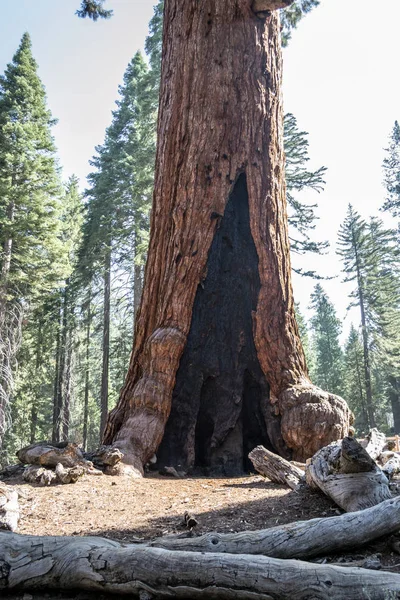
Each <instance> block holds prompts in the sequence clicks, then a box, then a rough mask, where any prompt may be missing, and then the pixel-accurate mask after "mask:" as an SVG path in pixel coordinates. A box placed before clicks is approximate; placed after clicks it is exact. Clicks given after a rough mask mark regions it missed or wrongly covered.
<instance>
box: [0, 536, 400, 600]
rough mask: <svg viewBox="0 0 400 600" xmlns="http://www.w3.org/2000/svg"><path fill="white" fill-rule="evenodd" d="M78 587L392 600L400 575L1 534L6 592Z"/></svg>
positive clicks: (265, 599) (0, 585)
mask: <svg viewBox="0 0 400 600" xmlns="http://www.w3.org/2000/svg"><path fill="white" fill-rule="evenodd" d="M40 588H42V589H43V588H44V589H46V590H47V591H48V590H49V589H58V590H66V589H76V590H93V591H99V592H114V593H117V594H126V595H131V596H133V597H139V598H148V599H151V598H214V599H215V598H218V599H221V600H225V599H226V600H228V599H229V600H233V599H235V600H250V599H251V600H254V599H255V598H257V599H258V600H277V599H279V600H284V599H290V600H293V599H295V598H313V600H318V599H321V600H322V599H324V600H328V599H329V600H339V599H340V600H344V599H346V600H347V599H348V598H352V600H365V598H369V600H385V599H387V598H399V597H400V575H397V574H393V573H386V572H382V571H370V570H366V569H352V568H343V567H336V566H335V567H333V566H329V565H317V564H309V563H306V562H302V561H297V560H285V561H283V560H280V559H276V558H269V557H265V556H248V555H243V554H241V555H232V554H216V553H198V552H194V553H193V552H170V551H168V550H163V549H161V548H149V547H146V546H142V545H130V546H122V545H121V544H119V543H118V542H115V541H111V540H106V539H101V538H96V537H92V538H90V537H86V538H85V537H75V538H68V537H36V536H20V535H18V534H14V533H1V532H0V590H6V591H9V590H32V589H40Z"/></svg>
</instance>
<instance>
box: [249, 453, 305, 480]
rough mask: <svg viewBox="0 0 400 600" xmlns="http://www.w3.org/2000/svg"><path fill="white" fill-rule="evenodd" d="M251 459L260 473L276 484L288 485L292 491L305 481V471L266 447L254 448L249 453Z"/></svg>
mask: <svg viewBox="0 0 400 600" xmlns="http://www.w3.org/2000/svg"><path fill="white" fill-rule="evenodd" d="M249 458H250V460H251V462H252V463H253V466H254V468H255V469H256V471H258V473H261V475H264V477H268V479H270V480H271V481H273V482H275V483H282V484H283V485H288V486H289V487H290V488H291V489H292V490H294V489H296V488H297V486H298V485H299V483H300V481H301V480H302V479H304V471H302V470H301V469H299V468H298V467H296V466H295V465H293V464H292V463H290V462H289V461H288V460H285V459H284V458H282V457H281V456H278V455H277V454H274V453H273V452H270V451H269V450H267V449H266V448H264V446H257V447H256V448H254V449H253V450H252V451H251V452H250V453H249Z"/></svg>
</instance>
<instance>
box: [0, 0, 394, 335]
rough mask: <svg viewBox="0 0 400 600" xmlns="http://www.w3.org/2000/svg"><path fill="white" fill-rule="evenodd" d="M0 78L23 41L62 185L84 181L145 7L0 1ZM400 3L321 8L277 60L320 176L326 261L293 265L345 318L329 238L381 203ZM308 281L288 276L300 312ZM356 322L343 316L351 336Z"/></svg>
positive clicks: (361, 0) (123, 1)
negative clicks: (42, 93) (90, 11)
mask: <svg viewBox="0 0 400 600" xmlns="http://www.w3.org/2000/svg"><path fill="white" fill-rule="evenodd" d="M1 2H2V18H1V21H0V72H1V71H3V70H4V68H5V66H6V64H7V62H9V61H10V60H11V58H12V55H13V54H14V52H15V50H16V48H17V47H18V44H19V41H20V38H21V36H22V34H23V33H24V31H28V32H29V33H30V34H31V37H32V42H33V52H34V56H35V58H36V60H37V62H38V63H39V68H40V70H39V73H40V76H41V78H42V80H43V82H44V84H45V86H46V89H47V95H48V102H49V106H50V108H51V110H52V112H53V115H54V116H55V117H56V118H58V119H59V123H58V125H57V126H56V128H55V130H54V134H55V138H56V143H57V147H58V149H59V156H60V164H61V165H62V167H63V173H64V177H65V178H66V177H67V176H69V175H71V174H72V173H75V174H76V175H78V177H79V178H80V179H81V180H82V181H83V182H84V179H85V177H86V175H87V173H88V172H89V169H90V167H89V165H88V160H89V159H90V158H91V156H92V155H93V153H94V147H95V146H96V145H97V144H101V143H102V141H103V138H104V131H105V128H106V127H107V126H108V125H109V123H110V118H111V110H112V109H113V105H114V102H115V99H116V98H117V88H118V85H119V84H120V83H121V81H122V76H123V73H124V71H125V68H126V66H127V64H128V62H129V60H130V59H131V58H132V56H133V55H134V53H135V52H136V50H138V49H140V48H143V45H144V39H145V36H146V34H147V26H148V21H149V19H150V18H151V16H152V14H153V0H108V4H109V6H110V8H113V9H114V17H113V18H112V19H111V20H110V21H98V22H97V23H93V22H91V21H89V20H87V19H85V20H81V19H78V18H77V17H76V16H75V15H74V12H75V10H76V9H77V8H78V6H79V4H80V0H1ZM399 23H400V0H381V2H380V3H379V10H377V3H376V1H374V2H373V1H372V0H321V4H320V6H319V7H318V8H317V9H315V10H314V11H313V12H312V13H311V14H310V15H308V16H307V17H306V18H305V19H304V20H303V21H302V22H301V23H300V25H299V28H298V30H297V31H295V32H294V33H293V36H292V40H291V42H290V44H289V47H288V48H287V49H286V50H285V51H284V99H285V111H286V112H292V113H293V114H294V115H295V116H296V117H297V120H298V123H299V127H300V128H301V129H303V130H305V131H308V132H309V141H310V155H311V159H312V161H311V162H312V166H314V167H319V166H321V165H324V166H326V167H328V172H327V177H326V181H327V185H326V188H325V191H324V192H323V193H322V194H320V195H317V196H314V195H313V196H310V200H311V201H314V200H315V199H317V200H318V201H319V204H320V208H319V211H318V212H319V215H320V222H319V225H318V229H317V231H316V234H315V235H316V237H318V238H320V239H328V240H330V242H331V250H330V252H329V254H328V255H325V256H322V257H317V258H311V259H301V263H299V262H298V264H301V266H302V267H303V268H305V269H312V268H314V269H316V270H317V271H318V272H320V273H321V274H329V275H331V276H334V275H337V276H338V277H337V278H336V279H334V280H331V281H327V282H322V284H323V286H324V287H325V288H326V290H327V292H328V294H329V295H330V297H331V299H332V300H333V301H334V302H335V304H336V306H337V309H338V314H339V316H340V317H341V318H343V317H344V316H345V314H346V306H347V304H348V300H347V297H346V295H347V293H348V288H347V287H346V286H345V285H343V284H342V283H341V276H340V263H339V262H338V260H337V258H336V256H335V252H334V250H335V238H336V234H337V230H338V228H339V225H340V223H341V222H342V221H343V219H344V216H345V213H346V209H347V205H348V204H349V203H352V204H353V206H354V207H355V208H356V210H358V211H359V212H360V213H361V214H362V215H363V216H365V217H368V216H370V215H377V214H378V211H379V207H380V206H381V205H382V203H383V200H384V189H383V187H382V183H381V182H382V168H381V165H382V160H383V157H384V151H383V149H384V148H385V147H387V142H388V136H389V133H390V131H391V128H392V127H393V123H394V121H395V120H396V119H399V120H400V84H399V77H398V72H399V71H398V57H399V55H400V38H399V35H398V27H399ZM314 285H315V282H313V281H310V280H305V279H304V278H301V279H300V278H296V277H295V280H294V289H295V297H296V299H297V300H300V302H301V305H302V308H303V312H306V313H307V310H306V307H307V305H308V303H309V296H310V293H311V291H312V288H313V286H314ZM350 318H352V319H354V320H356V319H357V314H356V313H354V312H353V313H352V314H351V316H350V317H347V319H346V326H345V331H347V330H348V326H349V322H350Z"/></svg>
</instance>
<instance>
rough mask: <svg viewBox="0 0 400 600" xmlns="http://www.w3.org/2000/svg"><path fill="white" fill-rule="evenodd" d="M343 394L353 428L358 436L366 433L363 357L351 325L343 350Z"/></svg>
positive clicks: (357, 338) (360, 346) (361, 347)
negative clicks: (352, 419)
mask: <svg viewBox="0 0 400 600" xmlns="http://www.w3.org/2000/svg"><path fill="white" fill-rule="evenodd" d="M344 364H345V372H346V378H345V393H344V397H345V398H346V400H347V402H348V404H349V407H350V408H351V410H352V411H353V413H354V417H355V428H356V432H357V434H358V435H360V436H361V435H365V434H366V433H367V432H368V429H369V425H368V411H367V406H366V390H365V378H364V355H363V346H362V341H361V337H360V334H359V332H358V331H357V329H356V328H355V327H354V325H353V324H352V325H351V328H350V333H349V337H348V339H347V341H346V344H345V350H344Z"/></svg>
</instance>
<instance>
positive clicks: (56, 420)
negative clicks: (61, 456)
mask: <svg viewBox="0 0 400 600" xmlns="http://www.w3.org/2000/svg"><path fill="white" fill-rule="evenodd" d="M61 324H62V305H61V299H60V303H59V309H58V320H57V327H56V336H57V343H56V357H55V358H56V368H55V373H54V390H53V432H52V436H51V441H52V442H53V443H56V442H59V441H60V422H61V406H60V404H59V400H60V397H59V393H58V389H59V385H60V358H61V351H62V350H61Z"/></svg>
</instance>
